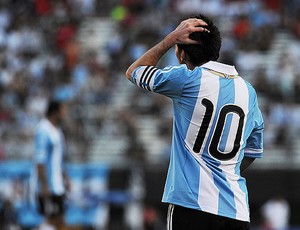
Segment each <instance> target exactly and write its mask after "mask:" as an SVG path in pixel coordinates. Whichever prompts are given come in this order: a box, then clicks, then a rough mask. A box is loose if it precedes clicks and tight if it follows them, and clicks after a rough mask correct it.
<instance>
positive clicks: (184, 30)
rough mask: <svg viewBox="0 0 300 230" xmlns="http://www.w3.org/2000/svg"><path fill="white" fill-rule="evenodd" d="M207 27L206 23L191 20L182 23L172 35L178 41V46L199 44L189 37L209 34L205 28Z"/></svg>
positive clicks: (199, 20) (194, 19) (195, 19)
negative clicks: (197, 34) (195, 34)
mask: <svg viewBox="0 0 300 230" xmlns="http://www.w3.org/2000/svg"><path fill="white" fill-rule="evenodd" d="M204 26H207V24H206V22H204V21H203V20H201V19H197V18H189V19H186V20H184V21H182V22H181V23H180V24H179V25H178V26H177V28H176V29H175V30H174V31H173V32H171V35H172V36H174V38H175V39H176V43H177V44H197V43H198V42H197V41H195V40H193V39H190V38H189V35H190V34H191V33H194V32H208V33H209V30H208V29H206V28H204Z"/></svg>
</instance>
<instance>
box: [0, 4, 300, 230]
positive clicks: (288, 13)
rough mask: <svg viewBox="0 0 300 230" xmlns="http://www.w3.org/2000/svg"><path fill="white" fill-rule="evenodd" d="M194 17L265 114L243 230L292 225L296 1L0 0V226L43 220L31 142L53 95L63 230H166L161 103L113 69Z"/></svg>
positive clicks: (299, 101)
mask: <svg viewBox="0 0 300 230" xmlns="http://www.w3.org/2000/svg"><path fill="white" fill-rule="evenodd" d="M198 13H203V14H205V15H207V16H210V17H212V18H213V19H214V20H215V22H216V24H217V25H218V27H219V28H220V30H221V33H222V38H223V45H222V52H221V57H220V59H219V61H221V62H224V63H226V64H231V65H235V66H236V68H237V69H238V71H239V72H240V75H241V76H242V77H243V78H245V79H246V80H248V81H249V82H250V83H251V84H252V85H253V86H254V87H255V88H256V90H257V92H258V98H259V103H260V108H261V110H262V112H263V116H264V119H265V142H264V143H265V144H264V147H265V151H264V158H263V159H258V160H256V161H255V163H254V164H253V166H252V167H251V168H250V169H249V170H248V171H247V172H246V173H245V175H244V176H245V177H246V178H247V181H248V188H249V200H250V209H251V220H252V223H251V226H252V229H268V230H270V229H300V196H299V194H300V179H299V178H300V138H299V137H300V1H299V0H289V1H283V0H252V1H251V0H210V1H208V0H174V1H173V0H172V1H171V0H110V1H108V0H107V1H105V0H1V1H0V229H3V230H6V229H26V230H27V229H28V230H31V229H35V228H37V226H38V225H39V224H40V223H41V222H42V219H43V217H41V216H39V215H38V214H37V211H36V207H35V205H34V193H33V191H32V188H31V187H32V186H31V184H32V170H33V161H32V160H33V153H34V145H33V138H34V132H35V127H36V125H37V123H38V122H39V120H40V119H41V118H42V117H43V114H44V112H45V108H46V106H47V103H48V101H49V99H50V98H53V97H54V98H56V99H58V100H61V101H64V102H65V103H66V104H67V107H68V117H67V120H66V121H65V123H64V126H63V131H64V133H65V137H66V144H67V146H66V147H67V149H66V157H67V172H68V174H69V176H70V178H71V191H70V192H69V194H68V198H67V200H66V205H67V212H66V215H65V219H66V222H67V224H68V226H69V227H70V229H71V228H76V229H96V230H97V229H99V230H101V229H132V230H144V229H145V230H148V229H149V230H150V229H153V230H163V229H165V221H166V220H165V219H166V211H167V207H166V205H165V204H162V203H161V202H160V200H161V196H162V192H163V186H164V181H165V177H166V171H167V167H168V160H169V153H170V142H171V128H172V107H171V103H170V101H169V100H168V99H166V98H164V97H162V96H159V95H156V94H151V95H150V93H149V92H144V91H143V90H141V89H139V88H137V87H136V86H134V85H133V84H131V83H130V82H129V81H127V80H126V79H125V77H124V72H125V70H126V69H127V67H128V66H129V65H130V64H131V63H132V61H133V60H135V59H136V58H137V57H139V56H140V55H141V54H142V53H143V52H144V51H146V50H147V49H148V48H150V47H151V46H152V45H154V44H155V43H156V42H158V41H159V40H160V39H162V38H163V37H164V36H165V35H167V34H168V33H169V32H170V31H171V30H172V29H174V28H175V27H176V26H177V25H178V23H179V21H180V20H181V19H183V18H187V17H189V16H194V15H197V14H198ZM170 64H176V58H175V55H174V50H170V52H168V53H167V54H166V55H165V56H164V58H163V60H162V61H161V62H160V65H161V66H166V65H170ZM272 218H273V219H272ZM270 223H272V224H274V225H273V226H274V227H272V226H271V225H270ZM5 226H6V227H5ZM7 226H8V227H7Z"/></svg>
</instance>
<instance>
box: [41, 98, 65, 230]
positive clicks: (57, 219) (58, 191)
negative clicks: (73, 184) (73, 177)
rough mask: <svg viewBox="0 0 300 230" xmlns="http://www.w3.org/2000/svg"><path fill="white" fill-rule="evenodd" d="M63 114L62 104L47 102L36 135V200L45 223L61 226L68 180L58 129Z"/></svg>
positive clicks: (59, 129) (60, 131) (62, 225)
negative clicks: (46, 107)
mask: <svg viewBox="0 0 300 230" xmlns="http://www.w3.org/2000/svg"><path fill="white" fill-rule="evenodd" d="M65 115H66V108H65V105H64V104H62V103H60V102H57V101H51V102H49V105H48V109H47V111H46V117H45V118H44V119H42V120H41V121H40V123H39V124H38V127H37V130H36V134H35V163H36V165H37V178H38V186H37V187H38V201H39V210H40V212H41V214H43V215H44V216H45V217H46V222H45V224H47V225H52V226H54V227H56V229H57V230H60V229H64V197H65V194H66V190H67V189H68V187H69V180H68V177H67V175H66V174H65V172H64V165H63V163H64V135H63V133H62V130H61V128H60V126H61V123H62V121H63V119H64V117H65Z"/></svg>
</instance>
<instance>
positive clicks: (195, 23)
mask: <svg viewBox="0 0 300 230" xmlns="http://www.w3.org/2000/svg"><path fill="white" fill-rule="evenodd" d="M182 24H183V25H182V26H184V27H186V28H188V30H189V33H193V32H207V33H209V32H210V31H209V30H208V29H206V28H204V27H203V26H207V23H206V22H205V21H203V20H201V19H197V18H190V19H186V20H184V21H182Z"/></svg>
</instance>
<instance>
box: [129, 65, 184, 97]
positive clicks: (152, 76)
mask: <svg viewBox="0 0 300 230" xmlns="http://www.w3.org/2000/svg"><path fill="white" fill-rule="evenodd" d="M186 71H187V69H186V68H185V67H184V66H183V65H181V66H175V67H166V68H164V69H158V68H156V67H154V66H140V67H138V68H136V69H135V70H134V72H133V73H132V76H131V82H133V83H134V84H136V85H137V86H139V87H140V88H142V89H146V90H149V91H152V92H155V93H159V94H162V95H165V96H167V97H170V98H173V99H176V98H180V97H181V94H182V90H183V87H184V79H185V77H184V76H185V75H186V74H187V73H186Z"/></svg>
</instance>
